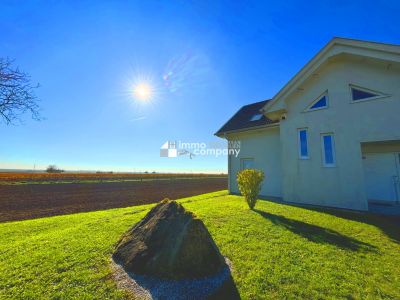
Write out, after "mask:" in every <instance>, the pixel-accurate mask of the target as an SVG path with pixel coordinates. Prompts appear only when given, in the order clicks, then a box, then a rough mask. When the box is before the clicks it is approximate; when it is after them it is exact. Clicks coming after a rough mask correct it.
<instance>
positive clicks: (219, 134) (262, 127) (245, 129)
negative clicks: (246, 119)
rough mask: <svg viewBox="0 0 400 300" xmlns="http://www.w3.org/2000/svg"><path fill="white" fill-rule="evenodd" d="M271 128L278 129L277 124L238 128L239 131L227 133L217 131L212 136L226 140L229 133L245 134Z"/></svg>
mask: <svg viewBox="0 0 400 300" xmlns="http://www.w3.org/2000/svg"><path fill="white" fill-rule="evenodd" d="M271 127H279V122H276V123H272V124H266V125H260V126H254V127H246V128H240V129H235V130H228V131H223V132H218V131H217V132H216V133H214V135H215V136H217V137H220V138H226V135H227V134H231V133H240V132H246V131H253V130H259V129H266V128H271Z"/></svg>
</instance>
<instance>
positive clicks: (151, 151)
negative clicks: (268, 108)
mask: <svg viewBox="0 0 400 300" xmlns="http://www.w3.org/2000/svg"><path fill="white" fill-rule="evenodd" d="M399 16H400V4H399V2H398V1H379V2H377V1H315V3H311V1H307V2H306V1H259V2H255V1H242V2H239V1H209V2H207V1H104V2H102V1H1V3H0V28H1V34H0V56H1V57H6V56H8V57H10V58H14V59H15V61H16V63H17V64H18V65H19V66H20V68H21V69H23V70H24V71H26V72H28V73H30V75H31V77H32V80H33V81H34V82H39V83H40V84H41V87H40V89H38V90H37V95H38V97H39V98H40V99H41V103H40V105H41V107H42V115H43V116H44V117H45V118H46V119H45V120H43V121H41V122H35V121H32V120H29V119H28V118H27V119H26V120H25V124H23V125H19V126H6V125H5V124H3V123H2V124H1V125H0V136H1V143H0V168H18V167H20V168H32V167H33V164H35V163H36V165H37V166H38V167H43V166H46V165H48V164H51V163H53V164H57V165H58V166H60V167H62V168H66V169H91V170H98V169H99V170H120V171H144V170H148V171H153V170H156V171H182V172H183V171H199V172H200V171H201V172H207V171H213V172H219V171H226V169H227V160H226V157H220V158H212V157H195V158H194V159H192V160H190V159H189V158H188V157H180V158H175V159H172V158H161V157H159V149H160V146H161V144H163V143H164V142H165V141H167V140H181V141H192V142H210V141H216V140H219V139H218V138H216V137H214V136H213V133H214V132H215V131H216V130H217V129H218V128H219V127H220V126H221V125H222V124H223V123H224V122H225V121H226V120H227V119H228V118H229V117H230V116H231V115H232V114H233V113H234V112H235V111H236V110H237V109H238V108H239V107H240V106H242V105H244V104H247V103H251V102H255V101H259V100H263V99H266V98H270V97H272V96H273V95H274V94H275V93H276V92H277V91H278V90H279V89H280V88H281V87H282V86H283V85H284V84H285V83H286V82H287V81H288V80H289V79H290V78H291V77H292V76H293V75H294V74H295V73H296V72H297V71H298V70H299V69H300V68H301V67H302V66H303V65H304V64H305V63H306V62H307V61H308V60H309V59H310V58H311V57H312V56H313V55H314V54H315V53H316V52H317V51H318V50H319V49H320V48H321V47H323V46H324V45H325V43H327V42H328V41H329V40H330V39H331V38H332V37H333V36H341V37H348V38H356V39H366V40H372V41H380V42H387V43H395V44H396V43H397V44H399V43H400V17H399ZM170 71H172V72H173V76H171V77H170V78H169V79H168V81H165V80H164V79H163V76H164V75H165V74H168V72H170ZM138 77H146V78H150V81H151V84H152V86H154V87H155V89H156V94H155V97H154V98H153V99H152V100H151V102H150V103H140V102H138V101H137V100H135V99H134V97H132V93H130V90H131V89H132V84H133V82H134V81H135V80H136V79H137V78H138Z"/></svg>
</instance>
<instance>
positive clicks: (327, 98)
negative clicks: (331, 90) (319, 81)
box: [304, 90, 329, 112]
mask: <svg viewBox="0 0 400 300" xmlns="http://www.w3.org/2000/svg"><path fill="white" fill-rule="evenodd" d="M324 96H325V97H326V106H323V107H317V108H311V106H313V105H314V104H315V103H317V102H318V101H319V100H321V98H322V97H324ZM327 108H329V97H328V90H326V91H325V92H323V93H322V94H321V95H319V96H318V97H317V98H316V99H315V100H314V101H313V102H311V104H310V105H309V106H308V107H307V108H306V109H305V110H304V112H309V111H316V110H321V109H327Z"/></svg>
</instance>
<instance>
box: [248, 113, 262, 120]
mask: <svg viewBox="0 0 400 300" xmlns="http://www.w3.org/2000/svg"><path fill="white" fill-rule="evenodd" d="M262 116H263V115H262V114H255V115H254V116H252V117H251V119H250V121H258V120H261V118H262Z"/></svg>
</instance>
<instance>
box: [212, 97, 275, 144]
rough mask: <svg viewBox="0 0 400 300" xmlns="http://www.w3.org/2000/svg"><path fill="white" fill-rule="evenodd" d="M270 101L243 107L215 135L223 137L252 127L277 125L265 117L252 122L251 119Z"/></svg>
mask: <svg viewBox="0 0 400 300" xmlns="http://www.w3.org/2000/svg"><path fill="white" fill-rule="evenodd" d="M268 101H270V99H269V100H264V101H260V102H256V103H252V104H248V105H245V106H243V107H242V108H241V109H239V110H238V112H237V113H236V114H235V115H234V116H233V117H232V118H230V119H229V121H228V122H226V123H225V125H224V126H222V127H221V128H220V130H218V131H217V132H216V133H215V135H217V136H221V135H223V134H224V133H226V132H229V131H236V130H243V129H249V128H252V127H259V126H263V125H268V124H273V123H277V122H274V121H272V120H270V119H268V118H267V117H265V116H264V115H263V116H262V117H261V119H260V120H257V121H251V118H252V117H253V116H254V115H256V114H260V113H261V112H260V110H261V108H263V107H264V105H265V104H266V103H267V102H268Z"/></svg>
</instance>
